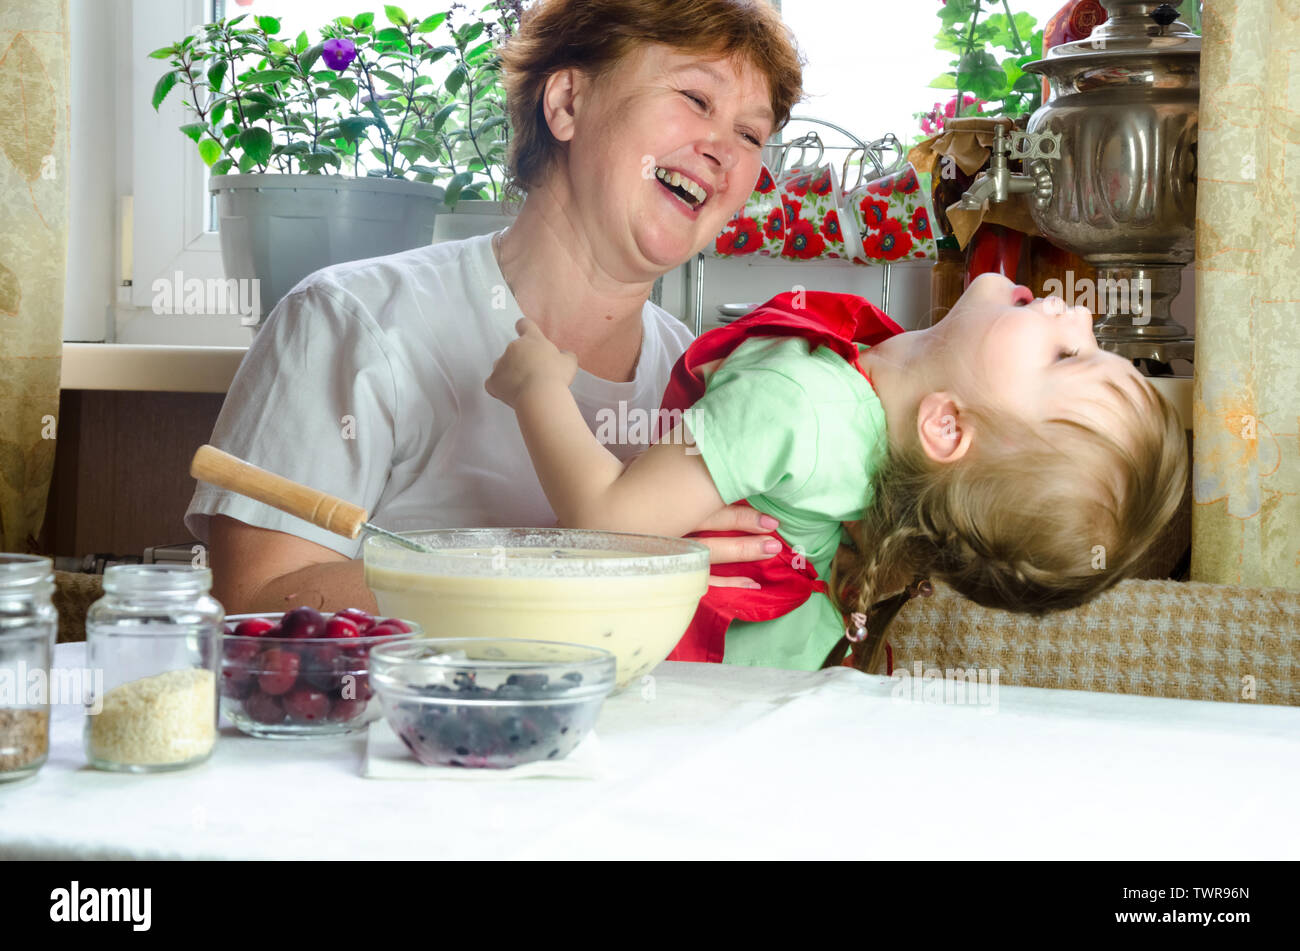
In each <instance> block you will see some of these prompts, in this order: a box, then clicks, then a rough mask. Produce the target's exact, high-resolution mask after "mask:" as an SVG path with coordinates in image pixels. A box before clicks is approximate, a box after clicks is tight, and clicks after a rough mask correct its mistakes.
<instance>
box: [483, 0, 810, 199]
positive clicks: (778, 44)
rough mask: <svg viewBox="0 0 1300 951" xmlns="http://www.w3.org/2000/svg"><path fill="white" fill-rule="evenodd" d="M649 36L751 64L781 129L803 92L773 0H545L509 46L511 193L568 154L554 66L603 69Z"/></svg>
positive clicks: (528, 13)
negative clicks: (555, 108) (555, 102)
mask: <svg viewBox="0 0 1300 951" xmlns="http://www.w3.org/2000/svg"><path fill="white" fill-rule="evenodd" d="M647 43H658V44H662V45H664V46H670V47H672V48H674V49H676V50H680V51H683V52H691V53H711V52H717V53H719V54H721V55H724V56H729V57H731V58H732V59H733V60H736V61H739V62H746V63H749V64H750V65H752V66H753V67H754V69H756V70H757V71H758V72H759V73H761V74H762V75H763V77H764V78H765V79H766V80H767V83H768V89H769V92H770V94H771V106H772V112H773V113H774V115H775V124H774V125H773V129H772V130H773V131H774V132H775V131H777V130H778V129H780V128H781V127H782V126H784V125H785V123H786V122H787V121H788V120H789V118H790V110H791V109H792V108H793V107H794V104H795V103H796V102H798V101H799V99H800V97H801V96H802V95H803V63H802V61H801V59H800V57H799V53H798V50H797V49H796V47H795V44H794V36H793V34H792V33H791V31H790V29H789V27H787V26H786V25H785V23H784V22H782V20H781V16H780V14H778V13H777V12H776V10H775V9H773V8H772V6H771V5H770V4H769V3H767V2H766V0H678V2H675V3H671V4H670V3H666V2H664V0H542V2H538V3H536V4H534V5H533V6H531V7H529V8H527V9H525V10H524V13H523V15H522V17H521V20H520V25H519V29H518V31H517V32H516V33H515V35H514V36H512V37H511V38H510V40H509V41H508V42H507V43H506V45H505V48H504V50H502V53H501V64H502V68H503V74H504V75H503V84H504V86H505V91H506V108H507V110H508V111H509V113H510V129H511V139H510V149H509V155H508V157H507V162H508V170H507V184H506V195H507V199H508V200H510V201H517V200H518V199H519V198H520V197H521V196H522V194H523V193H524V192H526V191H527V190H528V189H529V188H533V187H536V186H537V185H539V184H541V182H542V181H543V180H544V179H545V176H546V175H547V173H548V172H549V170H550V168H551V166H552V164H553V163H554V162H555V161H556V159H557V158H558V157H559V155H561V154H562V152H563V149H562V147H561V145H560V143H559V142H557V141H556V140H555V138H554V137H553V136H552V135H551V131H550V129H549V127H548V126H547V124H546V116H545V114H544V113H543V111H542V96H543V94H544V92H545V89H546V80H547V79H548V78H549V77H550V76H551V74H552V73H555V72H557V71H559V70H562V69H570V68H576V69H579V70H581V71H583V72H584V73H586V74H587V75H589V76H593V77H598V76H601V75H604V74H605V73H607V72H608V71H609V70H611V69H612V68H613V67H614V66H615V65H617V64H618V62H619V61H620V60H622V59H623V57H625V56H626V55H628V54H629V53H630V52H632V51H633V50H634V49H636V48H637V47H640V46H642V45H644V44H647Z"/></svg>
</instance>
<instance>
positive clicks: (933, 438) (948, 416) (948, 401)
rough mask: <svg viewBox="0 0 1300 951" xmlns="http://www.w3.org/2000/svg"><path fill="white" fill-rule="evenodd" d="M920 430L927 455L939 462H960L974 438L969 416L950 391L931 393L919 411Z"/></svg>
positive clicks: (923, 447) (917, 424) (919, 433)
mask: <svg viewBox="0 0 1300 951" xmlns="http://www.w3.org/2000/svg"><path fill="white" fill-rule="evenodd" d="M916 432H917V437H918V438H919V439H920V441H921V448H922V449H923V450H925V454H926V455H927V456H929V457H930V458H931V459H933V460H934V461H935V462H956V461H957V460H958V459H960V458H962V457H963V456H964V455H966V453H967V451H968V450H969V449H970V444H971V441H972V439H973V437H974V430H973V427H972V421H971V418H970V416H969V415H967V414H964V413H962V411H961V407H960V406H959V405H958V404H957V402H956V401H955V400H954V399H953V398H952V395H951V394H949V393H927V394H926V395H925V396H923V397H921V403H920V405H919V406H918V407H917V410H916Z"/></svg>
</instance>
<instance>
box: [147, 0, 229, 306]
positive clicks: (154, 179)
mask: <svg viewBox="0 0 1300 951" xmlns="http://www.w3.org/2000/svg"><path fill="white" fill-rule="evenodd" d="M209 3H210V0H132V3H131V37H132V42H131V56H132V64H133V65H135V66H136V67H137V68H133V69H132V70H131V76H132V82H131V91H132V109H131V113H132V124H131V125H132V128H131V144H132V149H131V156H132V158H131V163H132V168H131V173H132V175H131V178H132V186H133V187H132V191H133V195H134V197H133V200H132V203H133V216H132V217H133V223H132V234H131V241H132V263H133V267H132V272H133V273H132V276H131V281H132V285H131V304H132V305H133V306H134V307H137V308H145V309H146V310H148V311H149V312H150V313H152V305H153V298H154V292H153V289H152V288H153V284H154V282H155V281H156V280H159V279H165V280H168V281H173V280H175V277H176V273H177V272H180V273H181V274H183V275H184V277H185V279H186V280H188V279H190V278H199V279H201V280H207V279H210V278H211V279H224V278H225V269H224V268H223V266H222V263H221V239H220V236H219V235H218V234H217V232H215V231H209V230H208V214H207V203H206V202H205V197H206V194H207V192H206V189H205V188H204V185H205V183H206V181H207V167H206V166H205V165H204V164H203V160H202V159H201V158H199V155H198V150H197V149H195V148H194V144H193V143H192V142H191V141H190V140H189V139H188V138H186V137H185V136H184V135H182V134H181V133H180V132H179V131H178V129H179V127H180V126H181V125H184V124H185V122H186V121H187V119H188V116H187V115H186V110H185V107H184V106H183V105H181V99H182V98H183V97H182V96H181V95H179V94H178V93H179V92H180V90H179V89H177V90H176V91H174V92H173V93H172V95H171V96H169V97H168V99H167V101H166V102H164V103H163V104H162V106H161V107H160V108H159V110H158V111H157V112H156V113H155V112H154V110H153V107H152V106H151V105H150V101H151V98H152V94H153V87H154V84H155V83H156V82H157V81H158V77H159V76H161V75H162V74H163V73H164V72H165V71H166V69H167V64H166V62H165V61H163V60H153V59H149V58H148V57H149V53H150V52H152V51H153V50H156V49H158V48H159V47H162V46H168V45H170V44H171V43H174V42H175V41H176V40H177V38H179V37H182V36H185V35H186V34H187V33H189V32H191V31H193V30H194V28H195V27H196V26H198V25H199V24H202V23H206V22H208V16H209V13H210V9H211V8H210V6H209ZM151 63H152V64H157V66H158V67H159V68H154V69H150V68H147V66H143V67H141V66H140V65H139V64H151Z"/></svg>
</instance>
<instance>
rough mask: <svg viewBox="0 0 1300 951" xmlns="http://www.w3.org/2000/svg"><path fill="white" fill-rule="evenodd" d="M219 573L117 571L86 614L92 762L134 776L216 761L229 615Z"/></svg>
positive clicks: (108, 574)
mask: <svg viewBox="0 0 1300 951" xmlns="http://www.w3.org/2000/svg"><path fill="white" fill-rule="evenodd" d="M211 588H212V572H211V571H210V570H208V569H207V568H190V567H187V566H182V565H114V566H112V567H110V568H109V569H108V570H106V571H105V572H104V597H102V598H100V599H99V600H98V601H96V602H95V603H94V604H93V605H91V608H90V611H89V612H88V613H87V615H86V657H87V666H88V667H90V668H91V669H92V670H94V671H96V672H99V671H102V681H101V680H99V678H98V676H97V678H96V688H97V689H95V690H94V691H92V692H91V694H90V695H89V697H88V699H87V706H86V730H85V747H86V758H87V759H88V760H89V761H90V764H91V765H92V766H95V767H97V768H99V769H107V770H117V771H124V772H133V773H149V772H156V771H159V770H169V769H180V768H183V767H186V766H193V765H195V764H197V763H201V762H203V761H204V760H206V759H207V758H208V757H209V756H210V755H211V753H212V748H213V746H214V745H215V744H216V741H217V671H218V669H219V668H220V663H221V658H220V652H221V632H222V622H223V621H224V619H225V613H224V611H223V609H222V607H221V605H220V604H218V603H217V602H216V601H215V600H213V599H212V597H211V596H210V595H209V593H208V592H209V591H210V590H211Z"/></svg>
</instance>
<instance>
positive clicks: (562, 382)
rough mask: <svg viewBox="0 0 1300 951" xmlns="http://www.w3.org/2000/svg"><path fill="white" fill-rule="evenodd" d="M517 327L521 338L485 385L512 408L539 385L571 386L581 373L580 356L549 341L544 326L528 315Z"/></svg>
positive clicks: (498, 363)
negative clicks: (543, 329) (579, 371)
mask: <svg viewBox="0 0 1300 951" xmlns="http://www.w3.org/2000/svg"><path fill="white" fill-rule="evenodd" d="M515 330H516V331H518V333H519V339H518V340H514V341H511V343H510V346H508V347H506V352H505V353H503V354H502V355H501V358H500V359H499V360H497V362H496V364H495V365H494V366H493V367H492V374H491V376H489V377H488V378H487V382H486V383H485V384H484V386H485V387H486V388H487V391H488V392H489V393H491V394H492V395H493V396H495V397H496V398H497V399H499V400H500V401H501V402H503V403H505V404H506V405H507V406H509V407H511V408H514V407H515V406H516V405H517V404H518V403H519V402H520V401H521V400H523V399H524V398H525V396H526V394H527V393H528V392H529V391H530V390H533V389H535V388H536V387H538V386H539V385H544V384H551V385H556V386H562V387H566V388H567V387H568V386H569V384H570V383H572V382H573V377H574V375H575V374H576V373H577V372H578V358H577V357H576V356H574V354H573V353H571V352H570V351H568V350H560V349H559V348H558V347H556V346H555V344H553V343H551V341H549V340H547V339H546V335H545V334H543V333H542V331H541V328H540V327H538V326H537V325H536V324H535V323H533V322H532V321H531V320H529V319H528V318H527V317H524V318H523V319H521V320H520V321H519V322H518V323H517V324H515Z"/></svg>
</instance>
